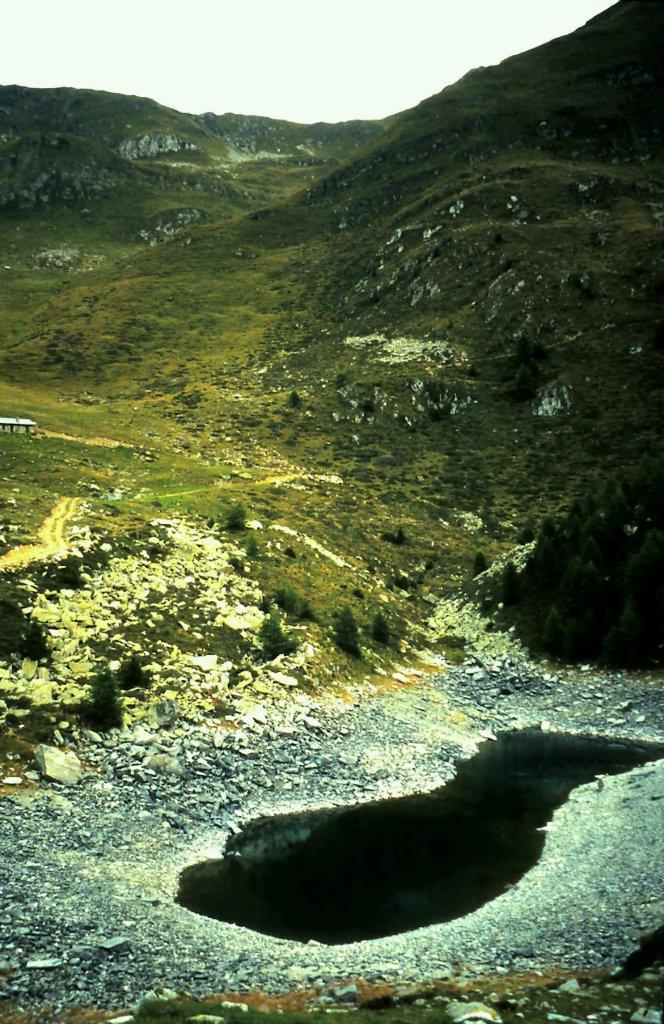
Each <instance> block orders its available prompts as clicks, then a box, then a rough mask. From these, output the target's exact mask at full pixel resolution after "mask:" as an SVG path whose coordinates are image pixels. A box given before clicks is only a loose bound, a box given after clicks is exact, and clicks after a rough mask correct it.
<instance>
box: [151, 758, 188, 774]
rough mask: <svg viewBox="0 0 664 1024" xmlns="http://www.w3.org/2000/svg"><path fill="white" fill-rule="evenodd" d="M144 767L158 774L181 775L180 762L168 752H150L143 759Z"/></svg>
mask: <svg viewBox="0 0 664 1024" xmlns="http://www.w3.org/2000/svg"><path fill="white" fill-rule="evenodd" d="M145 767H146V768H150V769H151V770H152V771H153V772H158V774H159V775H182V767H181V765H180V762H179V761H178V760H177V759H176V758H174V757H171V755H170V754H160V753H158V754H151V755H150V757H148V758H147V760H146V761H145Z"/></svg>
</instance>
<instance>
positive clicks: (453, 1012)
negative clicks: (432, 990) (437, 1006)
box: [445, 1000, 500, 1024]
mask: <svg viewBox="0 0 664 1024" xmlns="http://www.w3.org/2000/svg"><path fill="white" fill-rule="evenodd" d="M445 1010H446V1013H447V1018H448V1020H450V1021H451V1022H452V1024H465V1022H466V1021H493V1022H495V1024H500V1017H499V1016H498V1014H497V1013H496V1011H495V1010H494V1009H492V1007H490V1006H486V1005H485V1003H462V1002H460V1001H457V1000H454V1001H453V1002H451V1003H448V1004H447V1006H446V1008H445Z"/></svg>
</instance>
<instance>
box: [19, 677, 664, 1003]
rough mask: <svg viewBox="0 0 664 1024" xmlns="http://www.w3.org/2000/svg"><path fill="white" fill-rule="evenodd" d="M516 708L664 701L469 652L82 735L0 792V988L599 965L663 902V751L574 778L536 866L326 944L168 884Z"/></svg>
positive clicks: (634, 709)
mask: <svg viewBox="0 0 664 1024" xmlns="http://www.w3.org/2000/svg"><path fill="white" fill-rule="evenodd" d="M533 726H537V727H540V728H544V729H551V730H556V731H574V732H582V733H587V734H592V735H607V736H612V737H617V738H620V739H629V740H637V741H643V742H652V743H656V744H658V743H662V742H663V741H664V709H662V707H661V700H659V694H658V687H657V685H656V683H655V682H654V681H648V680H647V679H638V678H631V677H629V676H627V675H619V676H613V677H612V678H611V684H610V686H609V685H607V680H605V679H603V678H601V677H599V676H598V675H596V674H595V673H591V672H588V673H585V674H584V673H574V674H572V673H569V674H566V675H565V676H562V675H561V676H556V675H551V674H549V673H545V672H542V671H539V670H536V669H535V668H533V666H531V665H529V664H528V663H527V662H525V661H523V662H522V661H512V662H510V661H509V660H508V659H504V658H503V659H497V660H496V659H494V660H492V659H490V658H489V657H484V658H483V659H482V660H480V659H479V658H477V659H471V660H469V661H468V662H466V663H465V664H464V665H463V666H460V667H458V668H455V669H448V670H447V671H445V672H444V673H441V674H438V675H435V676H432V677H430V678H428V679H426V680H421V681H420V683H419V685H418V686H417V687H416V688H406V687H404V688H403V689H402V690H391V689H386V691H385V692H383V693H375V694H374V695H373V696H368V695H364V696H358V699H357V702H356V703H355V704H354V705H353V704H352V703H343V704H342V703H341V702H335V704H334V706H333V707H329V706H328V707H325V706H323V705H321V706H320V708H318V709H317V710H316V714H315V715H314V714H312V713H311V711H310V709H309V710H308V712H307V714H301V715H299V716H292V718H291V721H290V722H286V721H285V720H284V718H283V716H282V717H281V718H279V719H277V718H275V719H274V720H273V719H272V716H271V715H268V718H267V721H266V722H265V723H264V724H260V723H254V724H253V727H247V728H246V729H244V730H237V729H236V730H228V729H219V728H217V727H216V726H215V725H214V723H213V722H210V724H209V725H205V724H202V725H201V724H195V723H194V724H192V723H187V722H186V721H184V720H180V719H177V718H176V719H175V721H171V722H165V724H162V725H161V726H160V725H158V724H157V722H156V721H155V724H154V726H153V728H152V729H149V728H147V727H146V726H145V725H144V724H143V725H141V724H138V725H135V726H133V727H132V729H130V730H127V731H125V732H124V733H122V734H118V735H111V736H109V737H105V738H100V737H97V736H95V735H94V734H92V735H91V734H88V736H87V737H82V739H81V742H80V745H79V747H78V748H77V753H78V755H79V757H80V758H81V760H82V762H83V764H84V766H85V768H86V770H85V771H84V772H83V774H82V776H81V778H80V780H79V781H78V782H77V783H76V784H75V785H73V786H67V787H65V786H58V785H57V784H48V783H42V784H41V785H39V786H36V785H35V786H34V787H30V788H28V787H27V786H20V787H18V786H17V787H15V793H13V794H12V795H11V796H9V797H7V798H5V799H2V800H0V904H1V909H0V940H1V946H0V949H1V951H0V994H1V995H2V997H4V998H5V999H6V1000H9V1001H10V1003H11V1004H15V1005H16V1006H18V1007H36V1006H41V1005H44V1004H50V1005H51V1007H52V1012H53V1013H55V1012H57V1011H58V1010H60V1009H62V1008H65V1007H66V1006H69V1005H97V1006H107V1007H121V1006H126V1005H128V1004H130V1003H131V1002H132V1001H134V1000H135V999H136V998H137V997H138V996H140V995H141V993H143V992H145V991H146V990H148V989H151V988H154V987H155V986H156V985H160V984H161V985H167V986H168V987H170V988H173V989H186V990H188V991H189V992H191V993H194V994H196V993H201V994H202V993H206V992H210V991H220V990H222V989H226V990H229V989H233V990H236V991H242V990H247V989H249V988H262V989H265V990H266V991H272V992H278V991H283V990H286V989H289V988H297V987H302V986H304V985H311V984H313V985H315V984H318V983H320V984H323V985H324V984H329V983H334V982H336V981H340V980H343V979H347V978H352V977H358V976H362V977H365V978H367V979H369V980H374V981H380V980H386V981H388V982H395V981H398V982H408V981H414V982H419V981H426V980H430V979H434V978H441V977H445V976H446V975H447V974H448V973H449V972H451V971H454V970H455V969H457V968H458V965H463V968H462V969H463V970H465V971H467V972H470V973H471V974H472V973H473V972H477V973H483V972H489V971H490V972H494V973H495V972H501V971H508V970H510V971H514V970H524V969H528V968H542V967H545V966H550V965H552V964H557V965H561V966H563V967H568V968H594V967H601V966H603V965H611V964H614V963H616V962H618V961H619V960H620V959H621V958H623V957H624V956H625V955H626V954H627V953H628V952H629V951H630V950H631V949H632V948H633V947H634V944H635V938H636V935H637V934H638V933H639V932H640V931H641V930H642V929H645V928H649V927H653V926H654V925H655V924H657V923H658V922H659V919H660V918H661V915H662V910H663V909H664V908H663V906H662V902H661V893H660V889H659V886H660V882H661V877H662V873H663V871H662V869H663V867H664V865H663V864H662V855H663V853H664V851H662V844H661V820H662V809H663V808H664V803H661V802H660V798H661V797H662V796H663V795H664V786H663V785H662V783H663V781H664V762H663V761H659V762H658V763H656V764H647V765H645V766H644V767H642V768H637V769H635V770H633V771H631V772H629V773H626V774H623V775H620V776H612V777H609V778H605V779H603V780H602V783H601V785H600V784H598V783H595V782H594V783H591V784H589V785H586V786H583V787H580V788H579V789H576V790H575V791H574V792H573V793H572V796H571V798H570V800H569V801H568V802H567V803H566V804H564V805H563V806H562V807H561V808H560V809H559V810H558V811H557V812H556V813H555V815H554V819H553V822H552V825H551V826H550V827H549V829H548V831H547V839H546V845H545V850H544V854H543V856H542V859H541V860H540V862H539V863H538V864H537V866H536V867H535V868H533V869H532V870H531V871H530V872H529V873H528V874H527V875H525V876H524V877H523V878H522V879H521V881H520V882H519V883H518V884H517V885H515V886H514V887H513V888H512V889H510V890H509V891H507V892H505V893H504V894H503V895H501V896H500V897H498V898H497V899H495V900H493V901H492V902H491V903H488V904H486V905H485V906H483V907H481V908H480V909H479V910H477V911H475V912H474V913H472V914H469V915H467V916H466V917H464V918H460V919H457V920H454V921H451V922H449V923H447V924H441V925H433V926H430V927H427V928H423V929H419V930H417V931H414V932H408V933H404V934H402V935H394V936H390V937H387V938H384V939H378V940H372V941H364V942H358V943H353V944H349V945H344V946H324V945H321V944H318V943H315V942H309V943H298V942H290V941H285V940H279V939H275V938H272V937H270V936H265V935H260V934H257V933H253V932H250V931H248V930H246V929H243V928H240V927H238V926H234V925H230V924H224V923H222V922H217V921H213V920H210V919H207V918H204V917H199V916H197V915H195V914H192V913H190V912H189V911H187V910H185V909H183V908H181V907H179V906H178V905H177V904H175V902H174V894H175V890H176V887H177V881H178V876H179V873H180V871H181V870H182V868H184V867H185V866H187V865H188V864H191V863H193V862H195V861H198V860H201V859H203V858H204V857H206V856H218V855H219V852H220V850H221V849H222V848H223V846H224V843H225V841H226V839H227V838H228V837H229V836H230V835H231V834H233V833H235V832H237V831H238V829H240V828H241V827H242V826H243V824H245V823H246V822H248V821H250V820H252V819H254V818H256V817H258V816H261V815H267V814H275V813H282V812H288V811H298V810H302V809H310V808H314V807H321V806H329V805H333V804H346V803H354V802H358V801H364V800H373V799H377V798H383V797H388V796H401V795H404V794H407V793H414V792H420V791H426V790H430V789H433V788H436V787H438V786H440V785H441V784H443V783H444V782H445V781H447V780H448V779H449V778H451V777H452V775H453V773H454V764H455V762H456V761H458V760H459V759H460V758H463V757H467V756H469V755H470V754H472V753H473V752H474V750H475V749H476V743H477V742H481V740H482V738H483V736H487V735H490V734H491V732H492V731H496V730H501V729H514V728H525V727H533ZM653 756H654V757H655V756H656V754H655V753H654V755H653ZM155 758H157V760H155ZM151 759H152V760H151ZM150 765H152V767H151V766H150Z"/></svg>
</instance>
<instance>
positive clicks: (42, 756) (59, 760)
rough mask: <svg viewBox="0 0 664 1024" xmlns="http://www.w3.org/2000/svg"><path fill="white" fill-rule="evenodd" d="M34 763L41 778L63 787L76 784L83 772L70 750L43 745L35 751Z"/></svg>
mask: <svg viewBox="0 0 664 1024" xmlns="http://www.w3.org/2000/svg"><path fill="white" fill-rule="evenodd" d="M35 761H36V762H37V767H38V768H39V771H40V774H41V775H42V776H43V778H45V779H52V780H53V781H54V782H62V783H63V784H64V785H65V786H72V785H73V784H74V783H75V782H78V780H79V779H80V777H81V773H82V771H83V769H82V768H81V762H80V761H79V759H78V758H77V756H76V754H74V753H73V752H72V751H71V750H59V749H58V747H48V746H46V744H44V743H40V745H39V746H38V747H37V749H36V750H35Z"/></svg>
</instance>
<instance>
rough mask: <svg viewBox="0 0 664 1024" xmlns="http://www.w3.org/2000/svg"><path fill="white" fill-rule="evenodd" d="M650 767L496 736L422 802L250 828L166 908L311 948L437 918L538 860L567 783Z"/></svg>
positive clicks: (586, 748) (500, 886) (527, 738)
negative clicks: (302, 942) (308, 944)
mask: <svg viewBox="0 0 664 1024" xmlns="http://www.w3.org/2000/svg"><path fill="white" fill-rule="evenodd" d="M656 756H658V751H657V750H656V749H655V748H653V747H652V746H648V745H646V744H644V745H638V744H636V745H635V744H628V743H621V742H616V741H610V740H603V739H589V738H583V737H577V736H567V735H564V734H551V733H542V732H539V731H529V732H516V733H506V734H504V735H502V736H500V737H499V739H498V741H496V742H487V743H484V744H482V746H481V747H480V750H479V753H478V754H476V755H475V757H473V758H471V759H470V760H468V761H465V762H463V763H462V764H461V765H460V766H459V770H458V774H457V776H456V778H455V779H454V780H453V781H452V782H450V783H449V784H448V785H447V786H445V787H443V788H442V789H439V790H437V791H436V792H435V793H432V794H429V795H426V796H416V797H407V798H402V799H398V800H385V801H381V802H376V803H371V804H364V805H357V806H355V807H351V808H344V809H341V810H339V809H335V810H330V811H325V812H307V813H303V814H294V815H283V816H280V817H274V818H263V819H260V820H258V821H256V822H253V823H251V824H250V825H249V826H248V827H247V829H246V830H245V831H244V832H243V833H242V834H241V835H240V836H238V837H235V838H234V839H232V840H231V841H230V843H229V852H228V853H227V855H226V856H225V857H224V858H223V859H221V860H212V861H210V860H208V861H204V862H202V863H201V864H194V865H192V866H191V867H189V868H186V869H185V870H184V871H183V872H182V875H181V877H180V889H179V893H178V902H179V903H181V904H182V905H183V906H185V907H188V908H189V909H190V910H193V911H195V912H196V913H199V914H205V915H206V916H208V917H214V918H217V919H219V920H222V921H230V922H233V923H235V924H240V925H244V926H245V927H248V928H252V929H254V930H255V931H259V932H266V933H268V934H270V935H276V936H280V937H282V938H289V939H300V940H305V941H306V940H308V939H317V940H318V941H319V942H324V943H343V942H352V941H355V940H359V939H371V938H377V937H379V936H382V935H392V934H395V933H397V932H403V931H407V930H410V929H412V928H418V927H421V926H422V925H427V924H432V923H434V922H439V921H450V920H452V919H453V918H455V917H461V916H463V915H464V914H468V913H470V912H471V911H473V910H476V909H477V908H478V907H481V906H482V905H483V904H484V903H487V902H488V901H489V900H492V899H494V898H495V897H496V896H498V895H499V894H500V893H502V892H504V891H505V889H506V888H508V887H509V886H510V885H513V884H514V883H515V882H517V881H518V880H519V879H520V878H521V877H522V876H523V875H524V874H525V873H526V872H527V871H529V870H530V868H532V867H533V865H534V864H536V863H537V861H538V859H539V857H540V854H541V852H542V848H543V846H544V838H545V836H544V833H542V832H540V831H538V829H540V828H541V827H542V826H543V825H545V824H546V823H547V822H548V821H549V820H550V819H551V817H552V814H553V812H554V810H555V809H556V807H559V806H560V804H562V803H564V801H565V800H566V799H567V797H568V795H569V793H570V791H571V790H572V789H573V788H574V787H575V786H578V785H580V784H582V783H585V782H589V781H591V780H592V779H593V777H594V776H595V775H597V774H598V773H610V774H616V773H618V772H622V771H626V770H628V769H630V768H632V767H634V766H636V765H638V764H643V763H645V762H646V761H648V760H651V759H653V758H654V757H656Z"/></svg>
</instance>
